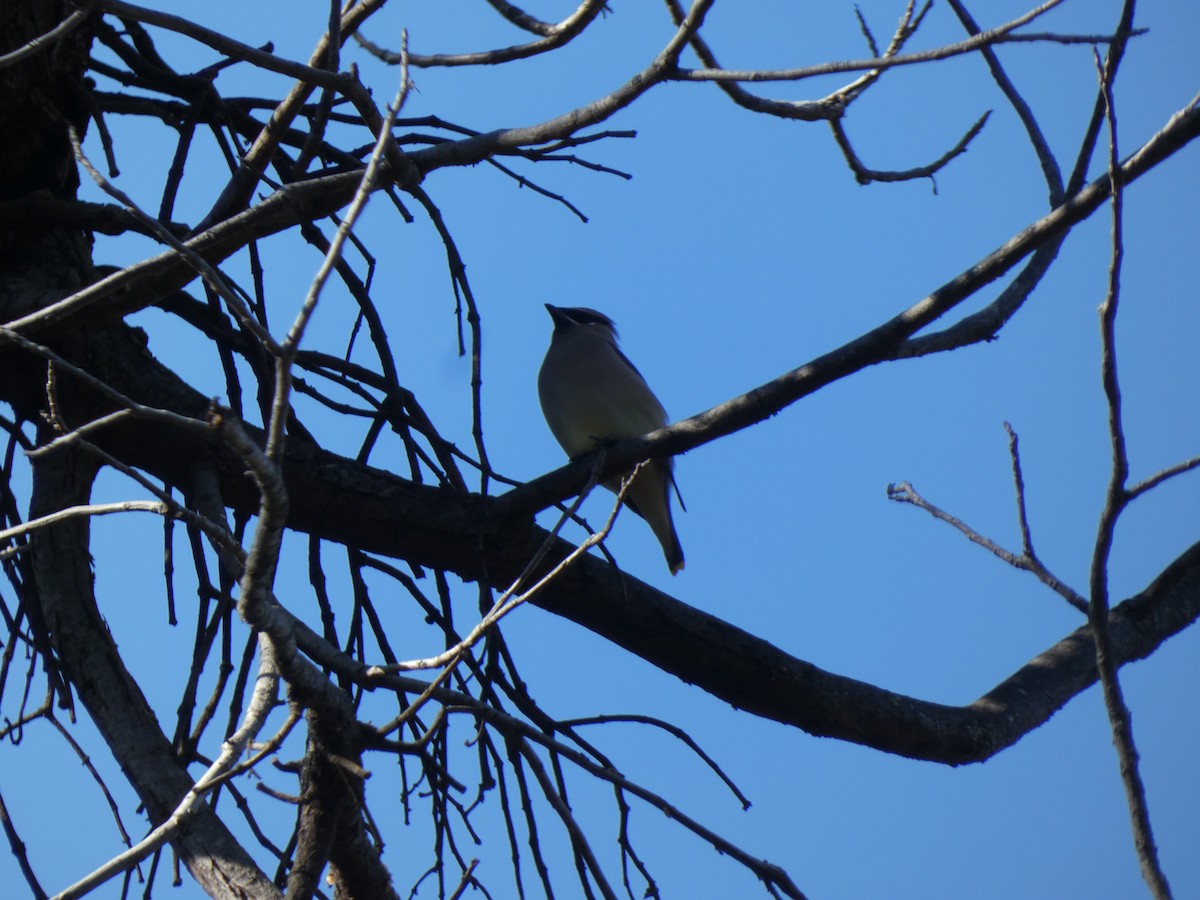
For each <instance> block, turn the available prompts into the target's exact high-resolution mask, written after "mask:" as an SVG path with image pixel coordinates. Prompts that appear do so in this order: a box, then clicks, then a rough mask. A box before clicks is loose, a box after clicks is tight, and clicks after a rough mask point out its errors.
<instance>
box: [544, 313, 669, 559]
mask: <svg viewBox="0 0 1200 900" xmlns="http://www.w3.org/2000/svg"><path fill="white" fill-rule="evenodd" d="M546 309H547V311H548V312H549V313H550V318H552V319H553V320H554V334H553V335H551V337H550V349H549V350H547V351H546V358H545V359H544V360H543V361H542V368H541V371H540V372H538V397H539V398H540V399H541V401H542V414H543V415H544V416H545V417H546V424H548V425H549V426H550V430H551V431H552V432H554V437H555V438H557V440H558V442H559V444H561V445H562V448H563V449H564V450H566V451H567V456H569V457H571V458H572V459H576V458H578V457H580V456H583V455H584V454H587V453H590V452H591V451H593V450H595V449H596V448H597V447H602V446H604V445H605V444H612V443H615V442H617V441H623V440H627V439H629V438H635V437H641V436H642V435H643V434H649V433H650V432H651V431H656V430H657V429H659V428H662V427H663V426H664V425H666V424H667V411H666V410H665V409H663V406H662V404H661V403H659V402H658V398H657V397H655V396H654V392H653V391H651V390H650V387H649V385H647V384H646V381H645V379H644V378H642V373H641V372H639V371H638V370H637V369H636V368H635V367H634V365H633V363H631V362H630V361H629V360H628V359H626V358H625V354H624V353H622V352H621V350H620V348H619V347H617V329H616V327H615V326H614V325H613V321H612V319H610V318H609V317H608V316H606V315H604V314H603V313H598V312H596V311H595V310H594V309H585V308H583V307H574V308H570V309H567V308H563V307H559V306H551V305H550V304H549V303H547V304H546ZM671 468H672V465H671V460H670V459H655V460H651V461H650V462H648V463H647V464H646V465H644V466H642V468H641V471H639V472H638V475H637V478H635V479H634V482H633V484H631V485H630V486H629V490H627V491H626V492H625V505H626V506H628V507H629V508H630V509H632V510H633V511H634V512H635V513H637V514H638V515H639V516H641V517H642V518H643V519H645V520H646V522H647V523H649V525H650V528H651V529H652V530H653V531H654V535H655V537H657V538H658V542H659V543H660V544H662V548H663V555H664V556H666V558H667V566H668V567H669V568H670V570H671V574H672V575H674V574H675V573H676V572H678V571H679V570H680V569H682V568H683V548H682V547H680V546H679V537H678V536H677V535H676V534H675V523H674V522H673V521H672V519H671V498H670V490H671V488H675V496H676V497H679V488H677V487H675V477H674V475H672V473H671ZM603 484H604V486H605V487H606V488H608V489H609V490H610V491H613V492H616V491H619V490H620V489H621V479H620V478H619V477H617V478H610V479H609V480H607V481H605V482H604V483H603ZM679 503H680V506H682V505H683V498H682V497H679Z"/></svg>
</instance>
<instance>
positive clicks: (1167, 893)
mask: <svg viewBox="0 0 1200 900" xmlns="http://www.w3.org/2000/svg"><path fill="white" fill-rule="evenodd" d="M1093 53H1094V56H1095V61H1096V71H1097V72H1098V73H1099V76H1100V85H1101V90H1102V91H1103V93H1104V106H1105V110H1106V118H1107V121H1108V137H1109V178H1110V179H1111V180H1112V201H1111V206H1112V262H1111V264H1110V266H1109V275H1108V292H1107V294H1106V295H1105V298H1104V302H1103V303H1102V304H1101V305H1100V337H1101V344H1102V358H1101V381H1102V383H1103V386H1104V395H1105V398H1106V400H1107V402H1108V433H1109V442H1110V444H1111V447H1112V473H1111V475H1110V476H1109V482H1108V489H1107V491H1106V494H1105V500H1104V510H1103V512H1102V513H1101V514H1100V525H1099V528H1098V530H1097V535H1096V546H1095V550H1094V552H1093V555H1092V568H1091V578H1090V581H1091V603H1090V605H1089V607H1088V621H1089V623H1090V624H1091V627H1092V636H1093V639H1094V641H1095V645H1096V669H1097V671H1098V672H1099V675H1100V685H1101V689H1102V692H1103V694H1104V706H1105V709H1107V711H1108V720H1109V723H1110V725H1111V728H1112V735H1113V743H1114V745H1115V746H1116V749H1117V758H1118V760H1119V761H1120V770H1121V782H1122V784H1123V785H1124V786H1125V800H1126V803H1127V804H1128V805H1129V818H1130V824H1131V825H1132V828H1133V843H1134V847H1135V849H1136V850H1137V855H1138V862H1139V863H1140V864H1141V869H1142V877H1143V878H1144V879H1145V880H1146V884H1147V885H1148V886H1149V888H1150V891H1151V893H1152V894H1153V895H1154V897H1155V898H1156V900H1170V897H1171V888H1170V886H1169V885H1168V884H1167V878H1166V875H1165V874H1164V873H1163V870H1162V866H1161V864H1160V863H1159V859H1158V849H1157V847H1156V846H1155V843H1154V831H1153V828H1152V827H1151V824H1150V810H1149V807H1148V805H1147V802H1146V788H1145V785H1144V784H1143V782H1142V777H1141V773H1140V771H1139V767H1138V753H1137V747H1136V745H1135V744H1134V739H1133V726H1132V724H1131V722H1130V716H1129V708H1128V707H1127V706H1126V705H1125V698H1124V697H1123V696H1122V691H1121V682H1120V679H1119V676H1118V674H1117V666H1116V662H1115V660H1114V659H1113V652H1112V639H1111V637H1110V636H1109V631H1108V609H1109V602H1108V590H1109V585H1108V564H1109V559H1110V557H1111V553H1112V545H1113V537H1114V533H1115V531H1116V527H1117V520H1118V519H1119V518H1120V516H1121V513H1122V512H1123V511H1124V509H1125V507H1126V506H1127V505H1128V503H1129V494H1128V491H1127V490H1126V483H1127V482H1128V479H1129V457H1128V451H1127V449H1126V445H1125V429H1124V424H1123V421H1122V414H1121V386H1120V379H1119V377H1118V375H1117V347H1116V319H1117V307H1118V304H1119V302H1120V294H1121V262H1122V260H1123V258H1124V246H1123V238H1122V231H1123V227H1122V221H1123V216H1122V213H1123V196H1124V195H1123V187H1124V185H1123V180H1122V177H1121V165H1120V158H1119V156H1118V155H1117V117H1116V111H1115V109H1114V107H1113V98H1112V81H1111V75H1110V72H1109V71H1108V70H1106V69H1105V67H1104V65H1103V64H1102V63H1101V61H1100V54H1099V53H1098V52H1096V51H1093Z"/></svg>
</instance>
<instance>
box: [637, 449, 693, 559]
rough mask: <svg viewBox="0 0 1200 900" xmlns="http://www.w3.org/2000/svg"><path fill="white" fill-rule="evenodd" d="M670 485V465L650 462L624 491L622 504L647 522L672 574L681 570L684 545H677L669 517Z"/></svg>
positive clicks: (673, 526)
mask: <svg viewBox="0 0 1200 900" xmlns="http://www.w3.org/2000/svg"><path fill="white" fill-rule="evenodd" d="M671 483H672V478H671V470H670V468H669V463H663V462H661V461H659V460H654V461H652V462H649V463H647V464H646V465H644V466H643V467H642V469H641V471H640V472H638V474H637V477H636V478H635V479H634V482H633V484H631V485H630V486H629V490H628V491H626V492H625V505H626V506H628V507H629V508H630V509H632V510H633V511H634V512H635V513H637V514H638V515H639V516H641V517H642V518H643V519H645V520H646V522H647V524H648V525H649V526H650V529H651V530H652V531H653V532H654V536H655V537H656V538H658V542H659V544H661V545H662V550H663V556H664V557H666V560H667V568H668V569H670V570H671V574H672V575H674V574H676V573H677V572H679V570H680V569H682V568H683V546H682V545H681V544H680V543H679V535H678V534H676V533H675V520H674V519H673V518H672V516H671V495H670V485H671Z"/></svg>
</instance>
